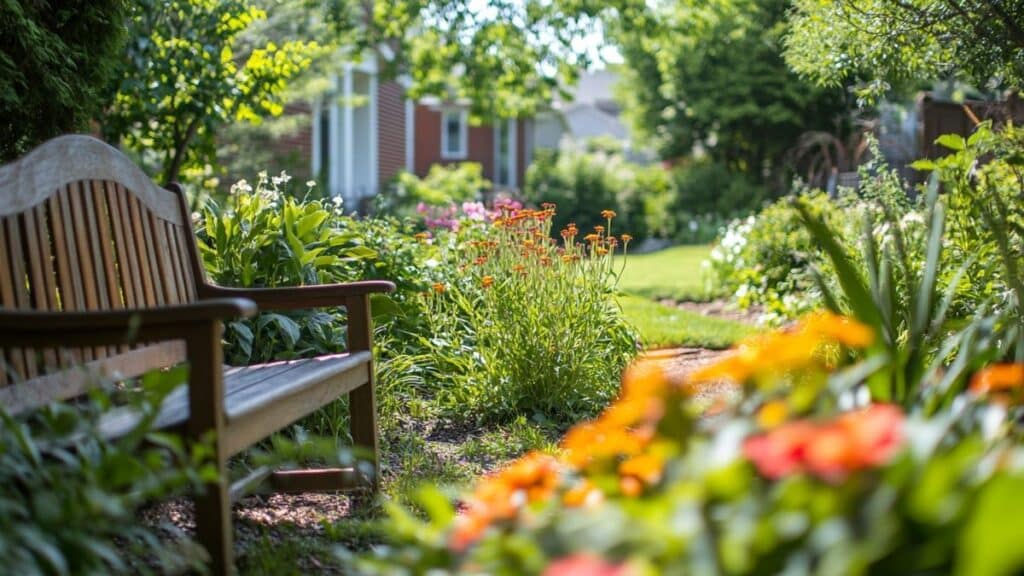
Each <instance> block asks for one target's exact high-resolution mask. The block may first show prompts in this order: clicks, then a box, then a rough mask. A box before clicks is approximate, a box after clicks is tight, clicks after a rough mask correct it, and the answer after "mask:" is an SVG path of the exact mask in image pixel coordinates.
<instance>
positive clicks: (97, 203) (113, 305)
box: [92, 182, 128, 355]
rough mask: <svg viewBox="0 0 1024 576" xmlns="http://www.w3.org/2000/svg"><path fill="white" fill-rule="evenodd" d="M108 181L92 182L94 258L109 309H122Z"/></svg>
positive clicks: (114, 351) (115, 350)
mask: <svg viewBox="0 0 1024 576" xmlns="http://www.w3.org/2000/svg"><path fill="white" fill-rule="evenodd" d="M107 187H108V184H107V183H106V182H93V183H92V203H93V206H94V208H95V214H96V220H95V224H94V226H93V233H94V235H95V236H98V238H97V243H96V244H97V245H96V247H94V248H93V251H94V255H93V257H94V258H97V259H98V262H99V263H98V264H97V267H98V268H101V269H102V271H103V278H104V281H103V286H102V289H101V291H102V294H103V296H104V298H105V304H104V305H105V306H106V307H107V309H112V310H121V309H123V308H124V297H123V296H122V294H121V279H120V277H119V276H118V273H117V256H116V255H115V253H114V241H113V236H114V233H113V226H112V223H111V218H112V215H111V212H110V206H109V204H108V202H107V194H106V191H107ZM127 350H128V347H127V346H122V347H120V348H118V347H116V346H111V347H110V348H108V351H107V353H108V354H109V355H114V354H117V353H118V352H119V351H120V352H126V351H127Z"/></svg>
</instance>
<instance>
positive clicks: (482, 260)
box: [473, 256, 487, 266]
mask: <svg viewBox="0 0 1024 576" xmlns="http://www.w3.org/2000/svg"><path fill="white" fill-rule="evenodd" d="M486 262H487V258H486V257H484V256H477V257H476V259H475V260H473V264H476V265H477V266H483V265H484V264H485V263H486Z"/></svg>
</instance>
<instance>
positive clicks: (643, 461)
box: [619, 454, 665, 486]
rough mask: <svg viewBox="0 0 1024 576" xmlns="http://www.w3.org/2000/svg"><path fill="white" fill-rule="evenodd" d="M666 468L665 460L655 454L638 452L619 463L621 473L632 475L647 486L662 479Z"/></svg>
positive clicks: (622, 474)
mask: <svg viewBox="0 0 1024 576" xmlns="http://www.w3.org/2000/svg"><path fill="white" fill-rule="evenodd" d="M664 470H665V460H664V459H663V458H662V457H660V456H656V455H654V454H638V455H636V456H633V457H632V458H630V459H628V460H624V461H623V462H622V463H621V464H619V475H621V476H631V477H633V478H636V479H637V480H640V481H641V482H642V483H644V484H646V485H647V486H653V485H655V484H657V483H658V482H660V481H661V475H662V473H663V472H664Z"/></svg>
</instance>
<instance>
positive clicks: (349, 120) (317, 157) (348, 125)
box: [274, 56, 530, 209]
mask: <svg viewBox="0 0 1024 576" xmlns="http://www.w3.org/2000/svg"><path fill="white" fill-rule="evenodd" d="M329 80H330V82H329V86H330V87H329V88H328V89H327V90H326V91H324V92H323V93H322V94H320V95H319V97H317V98H316V99H315V100H314V102H313V103H312V105H311V106H292V107H290V108H289V110H288V111H289V113H296V114H308V115H309V116H310V121H309V122H308V123H305V124H304V127H303V128H301V129H299V130H297V131H296V132H293V133H292V134H289V135H286V136H282V137H280V138H278V140H277V142H276V143H275V146H274V149H275V152H276V154H277V155H278V157H281V158H284V157H286V156H287V157H292V158H297V162H298V164H299V165H304V166H309V171H308V174H309V175H311V176H312V177H313V178H315V179H317V180H318V181H320V182H321V184H322V185H323V186H324V187H325V188H326V189H327V190H328V192H329V193H330V194H331V195H332V196H337V197H341V198H343V199H344V200H345V203H346V205H347V206H350V207H352V208H353V209H358V208H359V207H361V206H365V204H366V203H367V202H368V201H369V200H370V199H371V198H372V197H374V196H375V195H377V194H378V193H380V192H381V191H382V190H385V189H386V188H387V186H388V185H389V184H390V182H391V181H392V179H393V178H394V177H395V176H396V175H397V174H398V173H399V172H401V171H408V172H412V173H414V174H416V175H418V176H421V177H422V176H426V174H427V173H428V172H429V171H430V168H431V167H432V166H434V165H435V164H442V165H445V164H452V163H457V162H477V163H479V164H481V165H482V166H483V172H484V177H485V178H487V179H488V180H490V181H491V182H493V183H494V185H495V188H497V189H499V190H500V189H517V188H518V187H520V186H521V185H522V182H523V175H524V173H525V170H526V166H527V164H528V160H527V158H528V154H529V150H528V147H529V135H528V131H529V129H530V120H528V119H527V120H523V121H520V120H504V121H501V122H498V123H496V124H485V125H481V126H471V125H470V123H469V106H468V103H466V102H443V101H440V100H436V99H426V100H423V101H419V102H415V101H413V100H410V99H408V98H406V96H405V85H404V83H403V81H402V80H401V79H400V80H397V81H395V80H385V79H382V78H381V77H380V75H379V69H378V66H377V59H376V58H375V57H373V56H370V57H367V58H364V59H363V60H361V61H359V62H352V63H348V64H345V65H344V66H343V68H342V71H341V72H340V73H339V74H336V75H334V76H332V77H331V78H330V79H329Z"/></svg>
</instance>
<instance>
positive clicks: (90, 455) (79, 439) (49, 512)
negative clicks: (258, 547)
mask: <svg viewBox="0 0 1024 576" xmlns="http://www.w3.org/2000/svg"><path fill="white" fill-rule="evenodd" d="M184 378H185V373H184V370H181V369H178V370H173V371H170V372H154V373H150V374H148V375H146V376H144V377H143V378H142V390H144V391H147V393H146V394H144V395H142V396H140V397H138V398H137V399H136V401H135V402H134V404H135V405H136V407H137V408H138V409H140V410H142V411H143V414H144V415H145V417H144V418H142V419H141V420H140V421H139V423H138V424H137V425H136V427H135V428H134V429H133V430H132V431H131V432H130V433H129V434H128V435H126V436H124V437H122V438H120V439H118V440H114V441H111V440H108V439H106V438H105V437H104V435H103V434H102V432H101V430H100V427H99V423H100V416H101V415H102V414H103V413H104V412H105V411H106V410H107V409H109V407H110V402H111V396H110V395H108V394H105V393H99V392H97V393H95V394H93V395H92V396H91V397H90V398H89V399H88V400H87V401H85V402H83V403H81V405H77V406H70V405H66V404H53V405H51V406H49V407H47V408H45V409H43V410H41V411H39V412H37V413H34V414H32V415H30V416H28V417H27V418H17V419H16V418H12V417H10V416H8V415H7V414H6V413H2V412H0V421H2V424H0V556H2V557H3V559H4V568H3V571H4V572H6V573H9V574H58V575H59V574H110V573H112V572H114V573H118V574H138V573H140V572H144V573H148V572H152V571H155V572H159V573H174V572H181V571H183V570H186V569H192V570H202V568H203V567H202V562H203V559H204V558H205V552H204V551H203V550H202V549H201V548H199V547H198V546H197V545H195V544H192V543H190V542H189V541H188V540H187V539H183V538H178V539H177V542H174V541H168V540H166V535H163V536H161V534H160V533H161V532H162V531H163V530H166V529H167V527H164V528H162V529H158V528H157V527H154V526H146V525H143V524H141V523H140V522H139V519H138V516H137V514H138V511H139V509H140V507H141V506H142V505H143V504H144V503H145V502H147V501H149V500H152V499H154V498H158V497H164V496H168V495H171V494H174V493H178V492H180V491H181V490H183V489H185V488H187V487H192V488H198V487H199V484H200V481H201V480H203V479H205V478H209V476H210V475H211V474H213V475H215V474H216V471H214V470H213V469H212V468H208V467H206V466H201V465H200V463H201V460H200V459H201V458H202V457H203V449H202V447H201V446H199V447H197V448H196V449H195V451H194V452H190V451H188V450H186V449H185V447H184V445H183V443H182V441H181V439H180V438H178V437H176V436H173V435H168V434H164V433H158V432H154V431H152V430H151V429H150V426H151V424H152V420H153V418H155V416H156V414H157V407H158V406H159V400H160V398H162V397H163V395H164V394H166V393H167V392H168V391H170V390H171V389H172V388H173V387H175V386H177V385H179V384H181V383H182V382H183V380H184ZM172 529H173V528H172ZM179 536H182V535H180V534H179ZM148 566H150V567H151V566H155V567H157V568H156V570H153V569H152V568H148Z"/></svg>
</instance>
